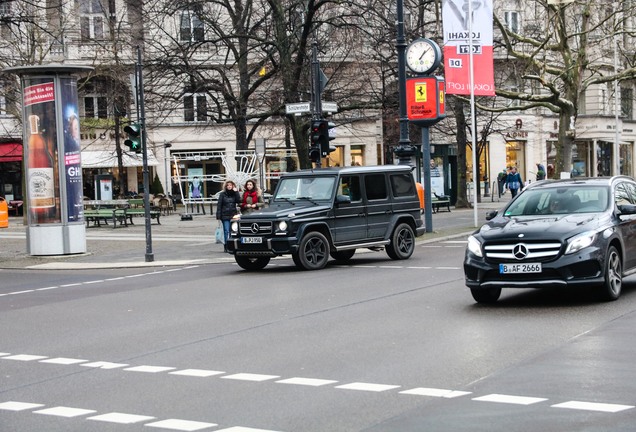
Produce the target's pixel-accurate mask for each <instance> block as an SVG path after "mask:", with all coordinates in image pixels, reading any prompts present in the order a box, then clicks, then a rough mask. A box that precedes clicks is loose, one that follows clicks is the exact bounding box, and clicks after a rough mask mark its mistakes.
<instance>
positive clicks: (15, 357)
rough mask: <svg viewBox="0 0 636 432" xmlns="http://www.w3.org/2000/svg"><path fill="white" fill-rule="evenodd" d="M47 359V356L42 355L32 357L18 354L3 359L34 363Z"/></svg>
mask: <svg viewBox="0 0 636 432" xmlns="http://www.w3.org/2000/svg"><path fill="white" fill-rule="evenodd" d="M45 358H47V356H41V355H31V354H16V355H11V356H7V357H2V360H17V361H25V362H27V361H33V360H42V359H45Z"/></svg>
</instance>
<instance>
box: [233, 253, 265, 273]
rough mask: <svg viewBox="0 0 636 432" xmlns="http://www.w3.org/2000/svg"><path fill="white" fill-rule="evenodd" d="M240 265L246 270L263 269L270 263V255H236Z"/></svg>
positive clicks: (235, 257)
mask: <svg viewBox="0 0 636 432" xmlns="http://www.w3.org/2000/svg"><path fill="white" fill-rule="evenodd" d="M234 259H235V260H236V263H237V264H238V265H239V267H241V268H243V269H245V270H262V269H264V268H265V266H266V265H267V264H269V257H245V256H237V255H234Z"/></svg>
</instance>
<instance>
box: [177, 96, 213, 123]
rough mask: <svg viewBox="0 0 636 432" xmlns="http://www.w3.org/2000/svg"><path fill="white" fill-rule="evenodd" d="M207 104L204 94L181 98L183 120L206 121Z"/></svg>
mask: <svg viewBox="0 0 636 432" xmlns="http://www.w3.org/2000/svg"><path fill="white" fill-rule="evenodd" d="M207 111H208V102H207V99H206V97H205V94H202V93H193V94H186V95H185V96H184V97H183V119H184V120H185V121H187V122H194V121H197V122H203V121H206V120H207V117H208V114H207Z"/></svg>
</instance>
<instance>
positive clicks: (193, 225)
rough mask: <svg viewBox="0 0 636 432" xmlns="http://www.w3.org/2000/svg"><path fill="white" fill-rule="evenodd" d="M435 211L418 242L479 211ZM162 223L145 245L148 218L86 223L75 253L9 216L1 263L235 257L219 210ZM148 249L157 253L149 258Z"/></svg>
mask: <svg viewBox="0 0 636 432" xmlns="http://www.w3.org/2000/svg"><path fill="white" fill-rule="evenodd" d="M509 200H510V194H507V195H505V196H503V197H501V201H498V199H497V197H496V196H495V197H494V201H493V198H492V197H484V198H482V202H481V203H479V204H478V205H477V216H478V225H481V224H483V223H484V222H485V214H486V212H487V211H490V210H493V209H499V208H501V207H503V206H504V205H505V204H506V203H507V202H508V201H509ZM451 210H452V211H451V212H450V213H449V212H446V211H441V212H439V213H434V214H433V226H432V232H427V233H425V234H424V235H423V236H422V237H419V238H418V243H419V242H434V241H440V240H444V239H448V238H456V237H465V236H467V235H468V234H470V233H471V232H472V231H474V230H475V224H474V219H475V212H474V210H473V209H472V208H471V209H455V208H454V207H451ZM160 221H161V225H158V224H157V223H156V222H155V221H154V220H153V222H152V224H151V230H150V232H151V242H150V246H151V248H150V250H149V251H147V250H146V248H147V246H148V243H147V242H146V229H145V226H144V219H143V218H136V219H135V225H133V226H128V227H123V228H116V229H113V228H112V225H109V226H101V227H93V226H91V227H88V228H86V248H87V252H86V253H83V254H74V255H59V256H31V255H28V254H27V251H26V244H27V243H26V226H25V225H24V222H23V218H22V216H19V217H17V216H10V217H9V227H8V228H0V269H9V268H11V269H16V268H18V269H29V270H62V269H71V270H88V269H100V268H124V267H162V266H177V265H191V264H192V265H194V264H208V263H223V262H228V263H233V262H234V257H232V256H231V255H228V254H226V253H224V252H223V245H221V244H216V243H215V241H214V230H215V229H216V226H217V221H216V220H215V218H214V216H212V215H210V214H206V215H194V216H193V218H192V220H188V221H182V220H181V215H180V214H179V213H173V214H171V215H168V216H162V217H161V220H160ZM146 255H148V256H150V257H151V258H152V260H151V261H149V260H147V259H146Z"/></svg>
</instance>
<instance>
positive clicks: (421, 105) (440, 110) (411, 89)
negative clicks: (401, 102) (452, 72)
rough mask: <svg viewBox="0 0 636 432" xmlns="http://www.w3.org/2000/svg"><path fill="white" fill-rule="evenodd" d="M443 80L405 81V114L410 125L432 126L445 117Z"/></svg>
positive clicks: (420, 79)
mask: <svg viewBox="0 0 636 432" xmlns="http://www.w3.org/2000/svg"><path fill="white" fill-rule="evenodd" d="M444 92H445V85H444V78H441V77H436V76H425V77H418V78H409V79H407V80H406V113H407V117H408V119H409V121H410V122H411V123H414V124H417V125H420V126H429V125H434V124H435V123H437V122H438V121H440V120H442V119H443V118H445V117H446V112H445V105H444Z"/></svg>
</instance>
